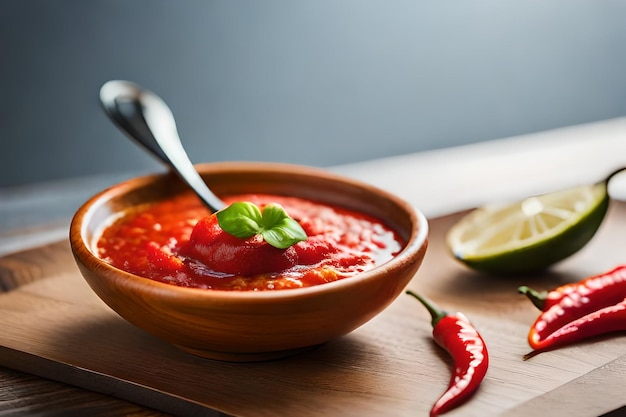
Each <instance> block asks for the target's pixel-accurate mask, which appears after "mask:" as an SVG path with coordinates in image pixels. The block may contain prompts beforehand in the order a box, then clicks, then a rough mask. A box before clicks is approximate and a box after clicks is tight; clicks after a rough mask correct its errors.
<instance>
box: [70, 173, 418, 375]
mask: <svg viewBox="0 0 626 417" xmlns="http://www.w3.org/2000/svg"><path fill="white" fill-rule="evenodd" d="M197 168H198V170H199V171H200V174H201V175H202V177H203V178H204V180H205V181H206V182H207V184H208V185H209V187H211V189H212V190H213V191H214V192H215V193H216V194H217V195H218V196H219V195H220V194H221V195H225V194H232V193H251V192H256V193H272V194H280V195H291V196H297V197H303V198H308V199H314V200H318V201H322V202H325V203H330V204H334V205H339V206H343V207H346V208H350V209H354V210H357V211H361V212H364V213H367V214H369V215H373V216H376V217H378V218H379V219H381V220H383V221H384V222H385V223H386V224H387V225H388V226H389V227H391V228H392V229H394V230H396V231H397V232H398V234H399V235H400V236H401V237H402V238H403V239H404V240H406V242H407V243H406V246H405V247H404V248H403V249H402V251H401V252H400V253H399V254H398V255H397V256H395V257H394V258H393V259H392V260H390V261H388V262H387V263H385V264H383V265H381V266H378V267H376V268H375V269H372V270H370V271H367V272H364V273H361V274H359V275H356V276H353V277H350V278H345V279H342V280H339V281H335V282H330V283H326V284H322V285H317V286H313V287H308V288H298V289H288V290H276V291H261V292H251V291H216V290H206V289H195V288H183V287H178V286H175V285H170V284H164V283H160V282H156V281H153V280H150V279H147V278H142V277H140V276H137V275H133V274H130V273H127V272H124V271H122V270H120V269H117V268H115V267H113V266H111V265H109V264H107V263H106V262H104V261H103V260H101V259H99V258H98V257H97V256H96V254H95V251H94V246H95V240H96V239H97V237H98V234H99V233H100V232H101V230H102V227H103V225H106V224H108V223H109V222H110V220H111V219H112V216H115V215H116V214H119V213H120V212H121V211H123V210H125V209H127V208H128V207H129V206H134V205H138V204H142V203H146V202H154V201H158V200H162V199H166V198H170V197H172V196H173V195H175V194H177V193H180V192H182V191H185V190H186V186H185V185H184V184H183V183H182V182H181V181H180V180H179V179H178V178H177V177H176V176H174V175H173V174H161V175H151V176H146V177H140V178H135V179H131V180H129V181H126V182H123V183H120V184H118V185H115V186H113V187H110V188H108V189H106V190H104V191H102V192H100V193H99V194H97V195H95V196H94V197H92V198H91V199H89V200H88V201H87V202H86V203H85V204H84V205H82V206H81V207H80V208H79V209H78V211H77V212H76V214H75V216H74V218H73V220H72V223H71V226H70V243H71V248H72V252H73V254H74V257H75V260H76V262H77V265H78V267H79V269H80V272H81V273H82V275H83V276H84V278H85V279H86V281H87V282H88V283H89V285H90V286H91V288H92V289H93V291H94V292H95V293H96V294H97V295H98V296H99V297H100V298H101V299H102V300H103V301H104V302H105V303H106V304H107V305H108V306H109V307H110V308H111V309H113V310H114V311H116V312H117V313H118V314H119V315H120V316H121V317H123V318H124V319H126V320H127V321H129V322H131V323H133V324H134V325H136V326H137V327H139V328H141V329H143V330H144V331H146V332H148V333H151V334H153V335H155V336H157V337H159V338H161V339H163V340H166V341H168V342H170V343H172V344H174V345H176V346H178V347H179V348H181V349H183V350H185V351H187V352H190V353H192V354H195V355H199V356H202V357H206V358H212V359H218V360H226V361H237V362H241V361H258V360H266V359H274V358H279V357H282V356H287V355H290V354H294V353H296V352H299V351H301V350H304V349H308V348H311V347H314V346H316V345H319V344H322V343H324V342H326V341H329V340H331V339H334V338H338V337H340V336H342V335H345V334H347V333H349V332H351V331H353V330H355V329H356V328H358V327H359V326H361V325H363V324H364V323H366V322H367V321H368V320H370V319H372V318H373V317H374V316H376V315H377V314H378V313H380V312H381V311H383V310H384V309H385V308H386V307H387V306H388V305H389V304H390V303H391V302H392V301H394V300H395V299H396V297H397V296H398V295H399V294H400V293H401V292H402V291H403V289H404V288H405V286H406V285H407V284H408V282H409V281H410V280H411V279H412V278H413V276H414V275H415V273H416V272H417V270H418V268H419V266H420V265H421V263H422V260H423V258H424V255H425V253H426V248H427V245H428V239H427V237H428V224H427V221H426V218H425V217H424V216H423V215H422V214H421V213H420V212H419V211H416V210H415V209H414V208H413V207H412V206H411V205H409V204H408V203H406V202H405V201H403V200H401V199H400V198H398V197H396V196H394V195H391V194H389V193H387V192H385V191H383V190H380V189H377V188H375V187H372V186H369V185H366V184H363V183H360V182H358V181H355V180H352V179H348V178H344V177H341V176H338V175H335V174H333V173H330V172H328V171H325V170H321V169H315V168H309V167H303V166H295V165H285V164H274V163H246V162H228V163H211V164H200V165H198V166H197Z"/></svg>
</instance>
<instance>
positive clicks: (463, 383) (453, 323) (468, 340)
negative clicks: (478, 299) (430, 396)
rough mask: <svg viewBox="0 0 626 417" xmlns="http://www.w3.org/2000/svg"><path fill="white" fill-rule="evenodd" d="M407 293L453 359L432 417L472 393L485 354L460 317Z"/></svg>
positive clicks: (478, 338)
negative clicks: (427, 315) (423, 310)
mask: <svg viewBox="0 0 626 417" xmlns="http://www.w3.org/2000/svg"><path fill="white" fill-rule="evenodd" d="M407 294H409V295H411V296H413V297H415V298H417V299H418V300H419V301H420V302H421V303H422V304H423V305H424V307H426V309H427V310H428V312H429V313H430V315H431V317H432V326H433V339H434V340H435V342H436V343H437V344H438V345H439V346H441V347H442V348H443V349H445V350H446V351H447V352H448V353H449V354H450V355H451V356H452V358H453V360H454V372H453V373H452V376H451V378H450V383H449V384H448V389H447V390H446V391H445V392H444V393H443V394H442V395H441V397H439V399H438V400H437V402H435V404H434V405H433V407H432V409H431V410H430V416H431V417H435V416H437V415H439V414H441V413H445V412H446V411H449V410H451V409H452V408H454V407H456V406H458V405H460V404H461V403H462V402H464V401H466V400H467V399H468V398H469V397H470V396H471V394H473V393H474V392H475V391H476V389H477V388H478V386H479V385H480V383H481V382H482V380H483V379H484V377H485V374H486V373H487V368H488V366H489V354H488V353H487V346H486V344H485V341H484V340H483V338H482V337H481V336H480V334H479V333H478V331H477V330H476V329H475V328H474V326H473V325H472V324H471V323H470V321H469V320H468V319H467V317H465V315H464V314H462V313H455V314H453V315H451V314H448V313H447V312H445V311H443V310H441V309H439V308H438V307H437V306H435V304H433V303H432V302H430V301H429V300H426V299H425V298H423V297H421V296H420V295H418V294H415V293H414V292H412V291H410V290H409V291H407Z"/></svg>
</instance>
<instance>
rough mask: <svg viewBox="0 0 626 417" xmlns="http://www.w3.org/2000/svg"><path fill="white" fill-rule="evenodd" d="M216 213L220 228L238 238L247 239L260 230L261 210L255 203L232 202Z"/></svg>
mask: <svg viewBox="0 0 626 417" xmlns="http://www.w3.org/2000/svg"><path fill="white" fill-rule="evenodd" d="M216 215H217V222H218V224H219V225H220V227H221V228H222V230H223V231H225V232H226V233H229V234H231V235H233V236H235V237H238V238H240V239H247V238H249V237H252V236H254V235H256V234H259V233H261V231H262V226H261V223H262V215H261V210H259V208H258V207H257V206H256V205H255V204H252V203H247V202H237V203H233V204H231V205H230V206H228V207H226V208H224V209H222V210H220V211H218V212H217V213H216Z"/></svg>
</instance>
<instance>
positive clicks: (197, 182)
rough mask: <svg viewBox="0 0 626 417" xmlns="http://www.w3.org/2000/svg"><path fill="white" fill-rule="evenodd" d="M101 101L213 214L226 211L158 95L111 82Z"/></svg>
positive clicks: (109, 113)
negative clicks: (189, 151)
mask: <svg viewBox="0 0 626 417" xmlns="http://www.w3.org/2000/svg"><path fill="white" fill-rule="evenodd" d="M100 101H101V103H102V104H103V107H104V110H105V112H106V114H107V115H108V116H109V118H110V119H111V120H112V121H113V122H114V123H115V124H116V125H117V126H118V127H119V128H120V129H121V130H122V131H123V132H124V133H126V135H127V136H128V137H129V138H131V139H132V140H133V141H135V142H136V143H138V144H139V145H141V146H142V147H143V148H145V149H146V150H147V151H149V152H150V153H151V154H152V155H153V156H155V157H157V158H158V159H160V160H161V161H162V162H163V163H165V164H166V165H168V166H169V167H171V168H172V169H173V170H174V171H175V172H176V173H177V174H178V175H179V176H180V177H181V178H183V179H184V180H185V181H186V182H187V183H188V184H189V186H190V187H191V188H192V189H193V190H194V191H195V192H196V194H197V195H198V196H199V197H200V199H201V200H202V201H203V203H204V204H205V205H206V206H207V207H209V209H210V210H211V211H214V212H215V211H218V210H220V209H222V208H224V207H225V203H224V202H223V201H222V200H220V199H219V198H218V197H217V196H216V195H215V194H213V192H212V191H211V190H210V189H209V188H208V187H207V185H206V184H205V182H204V180H203V179H202V177H200V175H199V174H198V171H196V169H195V168H194V166H193V164H192V163H191V161H190V160H189V157H188V156H187V153H186V152H185V149H184V148H183V145H182V143H181V141H180V137H179V135H178V131H177V129H176V122H175V121H174V116H173V115H172V112H171V111H170V109H169V107H168V106H167V105H166V104H165V102H163V100H161V99H160V98H159V97H158V96H157V95H156V94H154V93H152V92H151V91H148V90H145V89H142V88H141V87H139V86H138V85H136V84H134V83H131V82H129V81H118V80H114V81H108V82H107V83H105V84H104V85H103V86H102V88H101V89H100Z"/></svg>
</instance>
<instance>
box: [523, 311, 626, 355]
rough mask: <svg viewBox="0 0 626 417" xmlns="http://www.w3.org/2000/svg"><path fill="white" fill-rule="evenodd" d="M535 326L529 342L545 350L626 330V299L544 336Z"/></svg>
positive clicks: (535, 347) (538, 348) (533, 346)
mask: <svg viewBox="0 0 626 417" xmlns="http://www.w3.org/2000/svg"><path fill="white" fill-rule="evenodd" d="M535 328H536V326H533V328H532V329H531V332H530V333H529V335H528V341H529V343H530V345H531V346H532V348H533V349H535V350H545V349H548V348H553V347H556V346H562V345H566V344H568V343H574V342H578V341H580V340H583V339H587V338H590V337H593V336H599V335H602V334H607V333H612V332H617V331H620V330H626V299H624V300H622V301H621V302H620V303H617V304H615V305H611V306H608V307H604V308H601V309H599V310H596V311H594V312H592V313H590V314H587V315H585V316H583V317H581V318H579V319H576V320H573V321H571V322H569V323H567V324H566V325H564V326H562V327H560V328H558V329H556V330H555V331H553V332H552V333H550V334H548V335H547V336H544V335H543V334H542V333H541V332H538V331H535Z"/></svg>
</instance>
